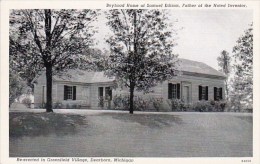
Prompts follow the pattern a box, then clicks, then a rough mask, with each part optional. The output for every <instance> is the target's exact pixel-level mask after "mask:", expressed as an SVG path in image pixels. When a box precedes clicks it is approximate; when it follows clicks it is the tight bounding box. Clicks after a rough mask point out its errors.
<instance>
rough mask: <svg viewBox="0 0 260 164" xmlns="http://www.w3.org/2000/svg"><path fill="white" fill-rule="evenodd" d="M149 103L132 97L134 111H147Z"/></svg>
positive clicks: (137, 97)
mask: <svg viewBox="0 0 260 164" xmlns="http://www.w3.org/2000/svg"><path fill="white" fill-rule="evenodd" d="M149 103H150V101H149V100H148V99H144V98H142V97H140V96H135V97H134V110H137V111H144V110H148V107H149Z"/></svg>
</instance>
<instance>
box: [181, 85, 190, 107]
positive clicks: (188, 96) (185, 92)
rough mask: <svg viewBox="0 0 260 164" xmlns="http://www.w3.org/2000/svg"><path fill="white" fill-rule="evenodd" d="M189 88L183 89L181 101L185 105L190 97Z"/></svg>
mask: <svg viewBox="0 0 260 164" xmlns="http://www.w3.org/2000/svg"><path fill="white" fill-rule="evenodd" d="M189 93H190V92H189V86H184V87H183V101H184V103H185V104H188V103H189V102H190V101H189V100H190V95H189Z"/></svg>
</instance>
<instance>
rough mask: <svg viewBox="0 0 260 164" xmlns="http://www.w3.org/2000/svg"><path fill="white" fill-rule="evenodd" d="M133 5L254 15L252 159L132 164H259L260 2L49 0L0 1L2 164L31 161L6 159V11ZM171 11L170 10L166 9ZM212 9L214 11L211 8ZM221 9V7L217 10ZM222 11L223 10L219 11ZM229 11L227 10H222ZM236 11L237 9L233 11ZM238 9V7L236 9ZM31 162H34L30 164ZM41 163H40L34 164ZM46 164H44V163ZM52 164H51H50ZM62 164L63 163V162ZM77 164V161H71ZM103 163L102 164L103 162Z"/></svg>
mask: <svg viewBox="0 0 260 164" xmlns="http://www.w3.org/2000/svg"><path fill="white" fill-rule="evenodd" d="M107 2H109V3H135V4H143V3H148V2H150V3H158V4H160V3H178V4H182V3H193V4H201V3H202V4H205V3H208V4H213V3H235V4H246V5H247V8H246V9H252V10H253V14H254V24H253V25H254V61H253V62H254V67H253V69H254V113H253V125H254V126H253V130H254V135H253V158H251V157H249V158H246V157H239V158H219V157H218V158H205V157H204V158H134V159H135V163H173V162H174V163H175V164H178V163H211V164H215V163H227V164H230V163H232V164H237V163H242V162H241V160H242V159H244V160H247V159H251V162H250V163H253V164H259V163H260V159H259V156H260V153H259V148H260V146H259V145H260V143H259V139H260V136H259V125H260V122H259V113H260V112H259V110H260V105H259V102H260V101H259V93H260V88H259V84H260V80H259V78H260V72H259V70H260V57H259V52H260V50H259V47H260V37H259V36H260V35H259V32H260V28H259V27H260V24H259V20H260V11H259V10H260V1H215V2H214V1H187V0H186V1H145V2H139V1H119V0H115V1H82V0H81V1H59V0H55V1H50V0H48V1H47V0H46V1H45V0H39V1H29V0H28V1H27V0H26V1H22V0H20V1H18V0H17V1H16V0H9V1H2V2H1V49H0V50H1V58H0V59H1V60H0V62H1V63H0V64H1V65H0V67H1V83H0V85H1V88H0V96H1V101H0V105H1V107H0V110H1V113H0V114H1V115H0V116H1V119H0V121H1V131H0V134H1V151H0V153H1V158H0V163H3V164H10V163H20V164H22V163H31V162H16V158H9V137H8V136H9V129H8V127H9V119H8V118H9V107H8V96H9V85H8V84H9V82H8V81H9V80H8V79H9V71H8V68H9V56H8V54H9V53H8V46H9V41H8V40H9V9H21V8H24V9H29V8H31V9H34V8H42V9H43V8H67V9H69V8H92V9H96V8H98V9H111V8H106V3H107ZM167 9H171V8H167ZM172 9H175V10H194V9H199V8H185V9H184V8H179V9H176V8H172ZM205 9H207V10H208V8H200V10H205ZM211 9H212V10H214V9H213V8H211ZM216 9H220V8H216ZM222 9H224V8H222ZM225 9H227V10H228V9H230V8H225ZM232 9H236V8H232ZM237 9H238V10H240V9H241V8H237ZM32 163H33V162H32ZM37 163H42V162H37ZM44 163H47V162H44ZM50 163H53V162H50ZM62 163H65V162H62ZM73 163H76V162H73ZM103 163H104V162H103Z"/></svg>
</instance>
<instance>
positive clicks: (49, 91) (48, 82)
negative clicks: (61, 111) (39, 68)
mask: <svg viewBox="0 0 260 164" xmlns="http://www.w3.org/2000/svg"><path fill="white" fill-rule="evenodd" d="M46 85H47V87H46V88H47V94H46V95H47V102H46V112H53V110H52V66H51V65H48V66H47V67H46Z"/></svg>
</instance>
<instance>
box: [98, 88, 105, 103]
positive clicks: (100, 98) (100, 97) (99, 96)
mask: <svg viewBox="0 0 260 164" xmlns="http://www.w3.org/2000/svg"><path fill="white" fill-rule="evenodd" d="M103 90H104V88H103V87H98V100H99V102H98V105H99V106H100V107H104V98H103Z"/></svg>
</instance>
